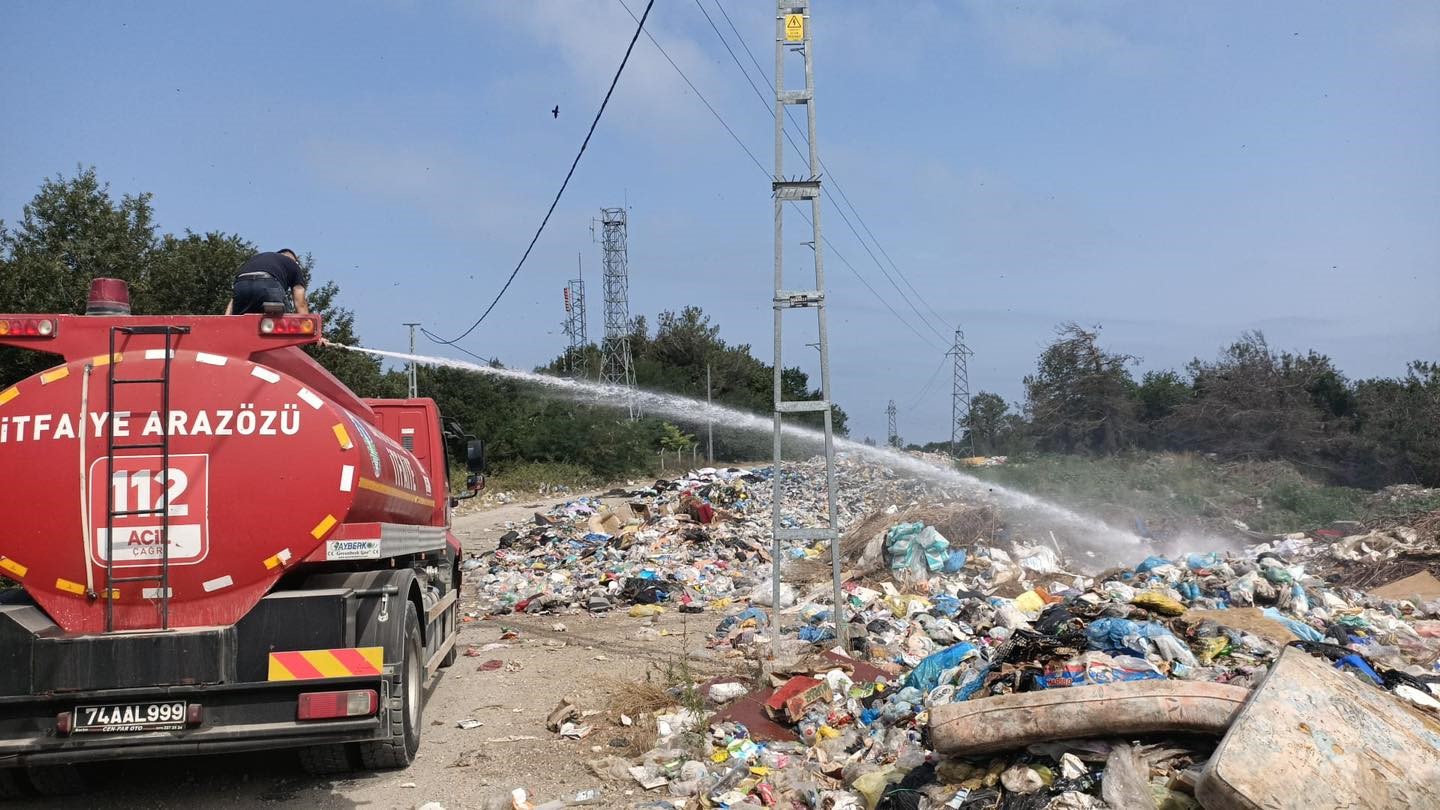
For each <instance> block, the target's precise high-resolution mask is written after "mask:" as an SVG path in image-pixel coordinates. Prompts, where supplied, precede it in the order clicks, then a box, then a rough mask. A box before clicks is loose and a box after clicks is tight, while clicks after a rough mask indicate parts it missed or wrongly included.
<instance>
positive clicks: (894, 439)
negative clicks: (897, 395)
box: [885, 399, 900, 447]
mask: <svg viewBox="0 0 1440 810" xmlns="http://www.w3.org/2000/svg"><path fill="white" fill-rule="evenodd" d="M885 417H886V419H888V420H889V427H887V428H885V443H886V444H888V445H890V446H891V447H899V446H900V431H898V430H896V429H895V400H893V399H892V400H890V404H889V405H886V406H885Z"/></svg>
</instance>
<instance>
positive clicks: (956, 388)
mask: <svg viewBox="0 0 1440 810" xmlns="http://www.w3.org/2000/svg"><path fill="white" fill-rule="evenodd" d="M945 354H946V356H947V357H952V358H954V360H955V373H954V376H953V379H952V382H951V384H950V455H952V456H956V457H959V455H960V444H961V442H962V441H963V439H964V437H965V435H966V434H967V433H968V434H969V436H970V455H972V456H973V455H975V431H973V430H967V423H968V422H969V420H970V357H971V356H973V355H974V354H975V353H974V352H972V351H970V347H969V346H966V345H965V331H964V330H963V329H960V328H959V327H956V328H955V343H954V345H952V346H951V347H950V351H948V352H946V353H945Z"/></svg>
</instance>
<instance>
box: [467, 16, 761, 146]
mask: <svg viewBox="0 0 1440 810" xmlns="http://www.w3.org/2000/svg"><path fill="white" fill-rule="evenodd" d="M457 1H458V2H459V7H460V8H461V9H462V11H463V12H464V13H465V14H467V15H470V16H472V17H474V18H475V19H478V20H480V21H482V22H484V23H487V24H493V25H497V26H500V27H502V28H504V29H506V30H507V31H509V32H511V33H513V34H515V35H517V36H519V37H521V38H523V39H524V40H525V41H527V42H529V43H531V47H533V48H534V49H535V50H536V51H537V53H541V54H544V53H550V54H553V55H554V56H555V57H557V58H558V61H559V66H561V67H563V68H564V70H565V72H566V73H567V74H568V75H567V76H566V77H565V78H566V79H567V80H568V82H569V83H570V84H571V85H572V90H573V92H571V93H570V94H569V97H570V98H572V99H574V103H573V104H563V105H562V107H561V114H562V115H573V116H578V117H582V118H583V119H584V120H586V121H588V120H589V119H590V118H591V117H592V116H593V115H594V112H595V110H596V109H597V107H598V105H599V103H600V100H601V99H602V98H604V95H605V91H606V89H607V88H608V87H609V86H610V80H611V79H612V78H613V77H614V75H615V69H616V68H617V67H618V66H619V64H620V59H621V57H622V56H623V55H624V53H625V47H626V45H627V44H628V43H629V42H630V38H631V36H633V35H634V33H635V20H634V19H632V18H631V17H630V15H629V14H627V13H626V12H625V9H624V8H621V6H620V4H619V3H612V2H595V1H594V0H546V1H545V2H511V1H510V0H498V2H497V1H496V0H457ZM626 5H628V6H629V8H630V9H631V10H632V11H633V12H634V13H635V14H636V15H639V14H640V13H641V11H642V10H643V9H644V7H645V0H626ZM693 10H694V9H693V8H692V7H691V6H689V5H688V4H687V5H684V6H680V5H676V4H673V3H672V4H666V3H661V2H657V3H656V5H655V8H654V9H653V10H652V11H651V12H650V17H649V18H648V19H647V20H646V22H645V30H646V31H648V32H649V33H650V34H651V35H652V36H654V37H655V39H656V40H657V41H658V42H659V43H660V45H661V46H662V47H663V48H664V49H665V51H666V53H668V54H669V55H670V58H671V59H673V60H674V61H675V63H676V64H677V65H678V66H679V67H680V69H681V70H683V71H684V72H685V74H686V75H688V76H689V77H690V80H691V81H693V82H694V83H695V85H696V86H697V87H698V88H699V89H700V92H702V93H704V94H705V96H706V98H708V99H710V101H711V102H712V103H714V104H715V105H716V106H717V107H718V108H719V109H720V111H721V114H722V115H731V114H734V112H735V111H736V109H737V105H738V104H740V103H744V101H743V100H740V99H736V100H734V101H733V102H732V98H731V97H732V93H731V92H729V90H733V85H734V83H735V82H736V80H737V79H736V77H735V76H734V75H732V74H730V73H728V72H727V73H723V74H722V73H721V72H720V68H723V67H726V66H725V65H717V62H716V59H715V57H714V56H713V55H710V54H708V53H707V52H706V49H705V48H702V47H701V46H700V43H699V42H697V41H696V40H695V39H693V38H691V37H690V36H689V35H688V34H687V33H686V32H685V31H684V30H682V29H681V28H680V27H678V26H677V25H675V23H674V22H673V21H674V20H675V19H676V18H677V17H681V15H683V14H685V13H686V12H689V11H693ZM707 33H708V31H707ZM706 42H707V45H708V44H709V42H710V40H709V39H707V40H706ZM715 47H716V48H718V47H719V45H718V43H716V44H715ZM531 70H532V71H533V70H534V68H531ZM526 83H527V84H529V85H530V86H533V87H544V86H546V83H545V81H544V79H543V78H541V77H538V76H536V75H533V73H532V75H530V76H529V77H528V81H527V82H526ZM687 96H689V97H692V98H689V99H687V98H686V97H687ZM693 96H694V93H692V92H691V91H690V89H689V88H688V87H686V85H685V82H684V80H683V79H682V78H681V77H680V75H679V74H678V73H677V72H676V70H675V69H674V68H673V67H671V66H670V63H669V62H668V61H667V60H666V59H665V57H664V56H663V55H662V54H661V53H660V52H659V50H657V49H656V47H655V45H654V44H652V43H651V42H650V40H649V39H648V38H647V37H646V36H645V34H643V33H642V34H641V35H640V38H639V40H638V41H637V42H636V43H635V48H634V51H633V53H632V54H631V57H630V62H629V64H628V65H627V66H626V68H625V73H624V75H623V76H622V77H621V79H620V83H619V85H618V86H617V87H616V89H615V94H614V97H613V98H612V99H611V101H610V108H609V109H608V111H607V112H606V124H608V125H611V126H617V127H623V128H626V129H629V130H631V131H641V132H649V133H652V134H656V135H658V136H662V137H673V136H675V135H677V134H685V133H691V132H695V131H700V130H708V129H709V128H710V127H713V126H714V122H713V121H711V120H710V114H709V113H708V112H706V111H705V109H704V107H703V105H701V104H700V102H699V101H698V99H694V98H693ZM750 103H753V102H750Z"/></svg>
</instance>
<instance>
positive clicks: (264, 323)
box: [260, 315, 315, 336]
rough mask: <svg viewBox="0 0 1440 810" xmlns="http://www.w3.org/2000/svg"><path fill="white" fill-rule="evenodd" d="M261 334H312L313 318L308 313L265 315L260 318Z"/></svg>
mask: <svg viewBox="0 0 1440 810" xmlns="http://www.w3.org/2000/svg"><path fill="white" fill-rule="evenodd" d="M260 334H262V335H287V336H288V335H313V334H315V318H314V317H312V316H310V315H283V316H281V317H278V318H272V317H269V316H266V317H264V318H261V319H260Z"/></svg>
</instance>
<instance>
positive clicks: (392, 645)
mask: <svg viewBox="0 0 1440 810" xmlns="http://www.w3.org/2000/svg"><path fill="white" fill-rule="evenodd" d="M117 284H119V282H114V281H111V280H100V281H97V283H96V290H97V291H98V292H92V301H91V307H90V309H89V310H88V312H89V313H91V314H87V315H0V345H3V346H9V347H17V348H22V349H31V350H35V351H39V352H46V353H49V354H54V355H59V356H60V358H62V360H61V362H60V363H59V365H56V366H54V367H53V368H51V369H49V370H47V371H44V372H41V373H39V374H37V375H35V376H33V377H30V378H29V379H26V380H22V381H20V382H19V383H17V384H15V385H13V386H11V387H6V388H3V390H0V476H3V478H0V577H3V578H4V579H7V580H9V581H11V582H13V583H16V584H18V585H19V586H20V587H18V588H17V587H9V588H5V589H3V590H0V662H3V664H0V797H3V796H5V795H7V794H18V793H21V792H28V791H31V790H34V791H38V792H40V793H42V794H45V793H61V792H70V791H73V790H75V789H77V788H78V787H79V785H80V783H81V782H80V780H81V779H82V777H83V772H82V771H81V770H80V768H81V767H83V764H84V763H85V762H87V761H94V760H101V759H107V760H108V759H116V758H127V757H160V756H173V755H180V754H202V753H208V752H225V751H240V750H251V749H260V748H278V747H292V748H296V749H298V750H299V752H300V756H301V759H302V762H303V763H304V764H305V766H306V767H307V768H309V769H311V770H312V771H316V772H340V771H346V770H355V769H372V768H397V767H403V766H406V765H408V764H409V763H410V762H411V760H412V759H413V758H414V756H415V752H416V749H417V748H418V746H419V744H420V733H421V728H422V724H421V711H422V708H423V695H424V692H423V689H422V686H423V685H424V681H425V680H426V679H427V678H428V677H429V676H431V675H433V674H434V673H435V672H436V670H437V669H439V668H440V667H443V666H446V665H447V664H449V663H450V662H452V661H453V660H454V658H455V639H456V634H457V630H458V617H459V612H458V602H457V598H458V595H459V587H460V570H459V566H458V556H459V543H458V541H457V540H456V539H455V537H454V535H453V534H452V533H451V532H450V530H449V518H450V509H451V507H453V506H454V505H455V503H456V499H455V498H453V497H452V496H450V495H449V484H448V480H447V479H448V472H449V464H448V461H447V446H448V442H447V440H446V439H447V434H446V433H445V431H444V430H443V428H442V425H441V421H440V415H439V413H438V411H437V409H436V406H435V403H434V402H433V401H432V400H429V399H403V400H375V399H361V398H360V397H358V396H356V395H355V394H354V393H353V392H352V391H350V390H349V389H348V388H346V387H345V386H344V385H343V384H341V383H340V382H339V381H338V380H337V379H336V378H335V377H333V376H332V375H331V374H330V373H329V372H327V371H326V370H325V369H324V368H322V367H321V366H320V365H319V364H317V363H316V362H315V361H314V360H312V359H311V358H310V357H309V356H308V355H307V354H305V353H304V352H303V351H301V349H300V348H299V347H301V346H303V345H306V344H310V343H315V342H317V341H318V340H319V338H320V333H321V332H320V318H319V316H317V315H293V314H284V313H283V312H279V311H275V312H270V313H267V314H263V315H245V316H230V317H225V316H174V317H170V316H167V317H139V316H131V315H129V314H128V305H127V304H124V301H126V300H128V296H127V295H126V294H124V290H123V287H120V288H117V287H116V285H117ZM105 290H109V291H110V292H109V293H108V294H107V293H104V291H105ZM103 299H109V300H111V301H112V302H115V301H119V302H121V304H120V305H119V306H107V305H106V303H105V300H103ZM466 452H467V464H468V465H469V467H470V469H471V472H472V475H471V476H470V481H469V485H470V486H469V492H468V493H466V495H461V496H459V497H466V496H468V495H473V494H474V491H475V489H476V488H478V486H479V485H480V481H481V479H480V477H479V473H480V470H481V468H482V467H483V463H484V462H483V455H484V452H483V446H482V445H480V443H479V442H475V441H471V442H470V443H469V444H468V445H467V447H466Z"/></svg>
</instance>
